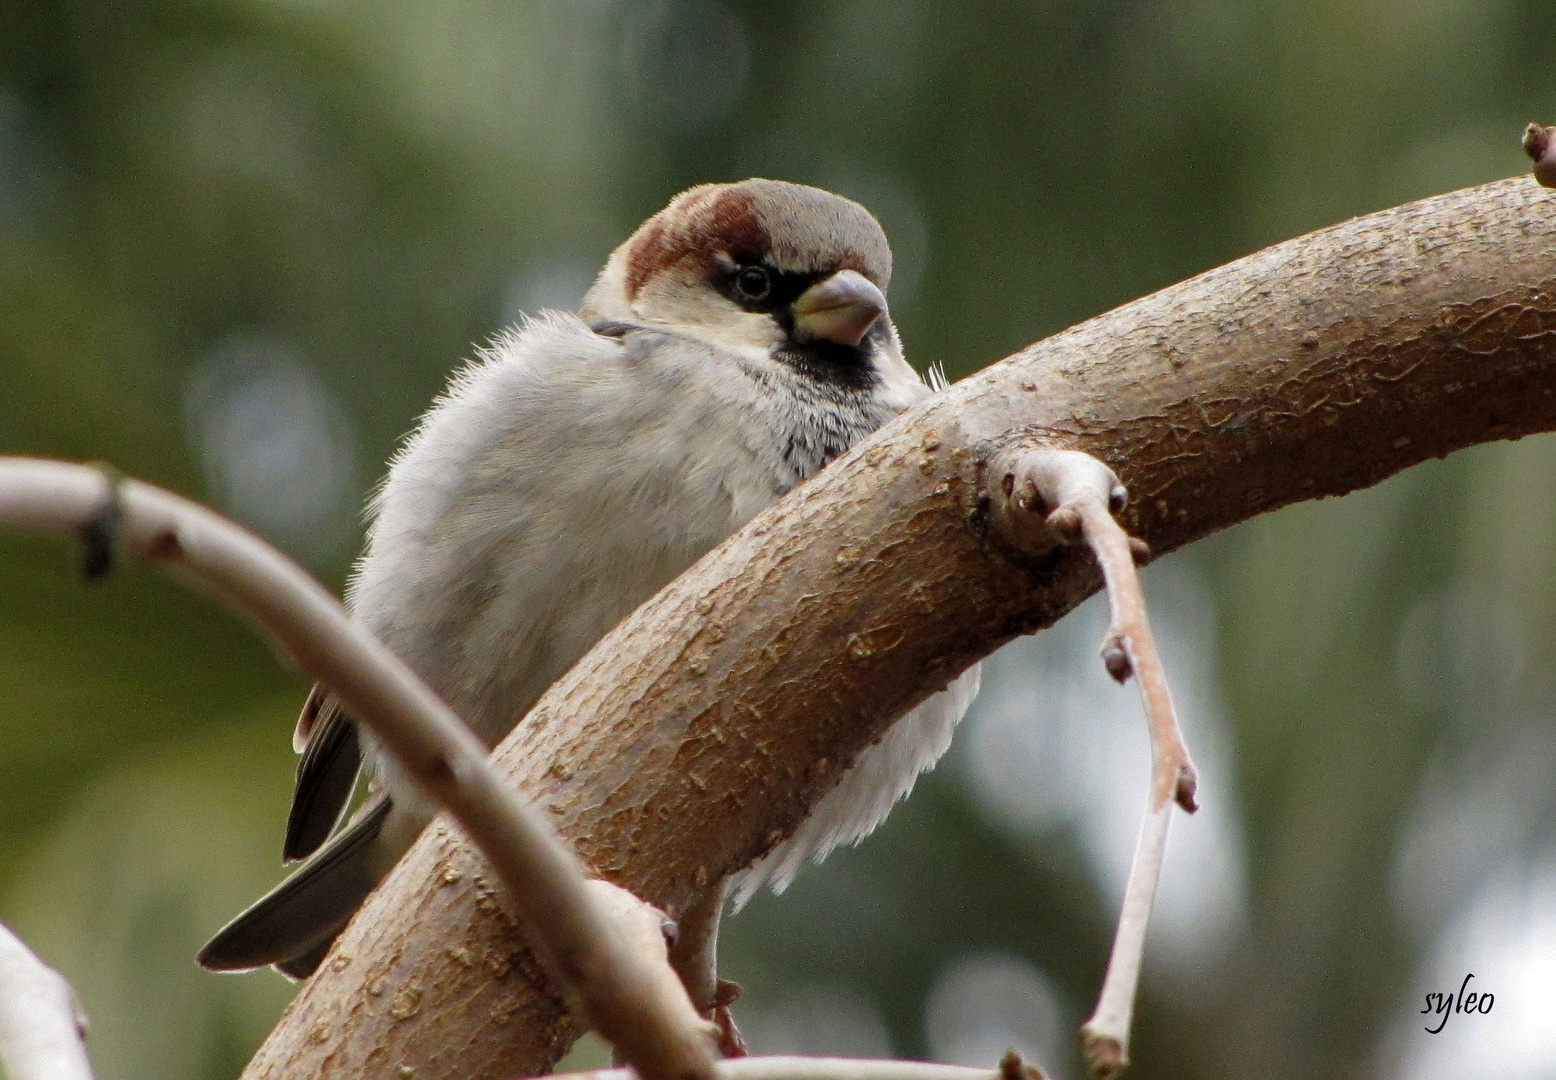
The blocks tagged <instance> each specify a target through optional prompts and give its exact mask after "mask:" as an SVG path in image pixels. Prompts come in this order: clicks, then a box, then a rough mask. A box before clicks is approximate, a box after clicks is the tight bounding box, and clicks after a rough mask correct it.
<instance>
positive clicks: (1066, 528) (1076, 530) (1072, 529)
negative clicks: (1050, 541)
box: [1048, 506, 1081, 544]
mask: <svg viewBox="0 0 1556 1080" xmlns="http://www.w3.org/2000/svg"><path fill="white" fill-rule="evenodd" d="M1048 527H1049V528H1050V529H1052V530H1053V531H1054V535H1056V536H1058V537H1059V539H1061V540H1063V541H1064V542H1065V543H1066V544H1074V543H1077V542H1078V541H1079V540H1080V538H1081V516H1080V515H1079V514H1077V513H1076V512H1075V511H1074V510H1071V509H1070V508H1069V507H1068V506H1061V507H1059V509H1057V510H1055V511H1054V512H1053V513H1051V514H1049V515H1048Z"/></svg>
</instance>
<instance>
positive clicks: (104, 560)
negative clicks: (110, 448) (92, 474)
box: [81, 464, 124, 582]
mask: <svg viewBox="0 0 1556 1080" xmlns="http://www.w3.org/2000/svg"><path fill="white" fill-rule="evenodd" d="M94 468H96V469H97V471H98V472H99V473H100V474H101V475H102V478H103V486H104V491H103V502H102V505H101V506H99V507H98V509H97V512H96V513H95V514H93V515H92V516H91V517H90V518H88V519H87V520H86V522H85V523H83V524H82V526H81V545H82V547H83V548H84V549H85V551H84V553H83V556H82V560H81V577H82V578H83V579H84V580H86V581H88V582H94V581H101V580H102V579H103V578H105V577H107V576H108V575H109V574H110V573H112V572H113V565H114V561H115V555H116V553H117V552H118V548H119V534H120V531H121V528H120V527H121V526H122V525H123V523H124V500H123V497H122V495H121V492H120V486H121V485H122V483H123V481H124V477H123V475H122V474H121V473H120V472H119V470H118V469H115V468H114V467H113V466H112V465H106V464H99V465H96V466H94Z"/></svg>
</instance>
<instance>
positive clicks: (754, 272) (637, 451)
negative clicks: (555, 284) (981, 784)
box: [199, 179, 978, 979]
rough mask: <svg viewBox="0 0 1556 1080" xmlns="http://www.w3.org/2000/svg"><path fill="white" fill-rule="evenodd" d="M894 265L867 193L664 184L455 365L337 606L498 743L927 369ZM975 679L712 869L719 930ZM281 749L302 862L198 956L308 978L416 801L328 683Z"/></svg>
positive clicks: (862, 817) (921, 393)
mask: <svg viewBox="0 0 1556 1080" xmlns="http://www.w3.org/2000/svg"><path fill="white" fill-rule="evenodd" d="M891 267H892V256H891V248H890V246H889V244H888V242H887V239H886V235H885V233H884V231H883V230H882V228H881V226H880V224H879V223H878V222H877V221H876V219H875V218H874V217H873V216H872V215H871V214H870V212H869V211H868V210H866V209H865V208H864V207H862V206H860V205H859V204H858V203H856V202H853V201H851V200H849V199H846V198H843V197H841V196H839V195H835V194H832V193H830V192H827V191H823V190H821V189H819V188H814V187H808V186H804V185H800V184H793V183H788V182H784V181H778V180H766V179H749V180H744V181H740V182H738V183H728V184H704V185H700V186H698V187H693V188H691V189H689V190H687V191H684V192H682V193H681V194H679V195H677V196H676V197H675V198H674V199H673V200H671V202H670V203H669V205H667V206H666V207H665V208H664V209H662V210H660V211H659V212H658V213H656V214H654V215H653V216H652V217H650V218H649V219H648V220H647V221H645V222H644V223H643V224H642V225H641V226H640V227H639V228H638V229H637V230H636V231H635V232H634V233H633V234H632V235H631V236H630V237H629V238H628V239H627V240H626V241H625V242H624V243H623V244H621V246H620V247H618V248H617V249H616V250H615V251H614V252H613V253H612V254H611V255H610V257H609V259H608V260H607V262H606V264H605V267H604V269H603V270H602V271H601V272H600V274H599V276H598V278H597V279H596V280H595V282H594V284H593V285H592V287H591V288H590V289H589V291H588V292H587V293H586V294H585V296H584V299H583V302H582V303H581V305H580V307H579V309H578V311H577V312H576V313H574V312H560V311H543V312H541V313H540V314H539V315H538V316H537V317H535V318H532V319H526V320H525V321H524V322H523V323H522V324H521V325H519V326H516V327H512V328H510V329H508V330H506V331H504V332H503V333H501V334H500V335H498V336H497V338H496V339H495V340H494V341H493V342H492V343H491V344H490V345H489V346H487V347H486V348H484V349H481V350H479V351H478V352H477V355H476V356H475V358H474V359H473V360H472V361H471V362H470V363H468V364H467V365H466V366H464V367H463V368H461V369H460V370H458V371H457V372H456V373H455V374H454V375H453V376H452V378H451V380H450V382H449V385H448V387H447V388H446V390H445V391H444V392H443V393H442V395H441V396H439V397H438V398H437V399H436V400H435V401H434V402H433V404H432V406H431V407H430V408H429V410H428V411H427V413H426V414H425V415H424V416H423V417H422V418H421V420H420V422H419V423H418V424H417V426H416V427H415V428H414V430H413V431H412V433H411V435H410V436H409V437H408V438H407V439H406V441H405V443H404V445H403V446H402V447H401V448H400V450H399V451H398V452H397V453H396V454H395V456H394V457H393V458H392V459H391V461H390V463H389V467H388V474H387V476H386V478H385V479H384V481H383V482H382V484H381V485H380V487H379V489H378V490H377V492H376V494H375V495H374V497H373V498H372V500H371V502H370V504H369V520H370V522H371V524H370V525H369V529H368V538H367V543H366V547H365V551H364V554H363V555H362V557H361V559H360V560H359V561H358V563H357V565H356V568H355V570H354V572H353V575H352V577H351V579H350V582H349V584H348V587H347V602H348V606H349V607H350V609H351V612H352V617H353V619H354V620H356V621H357V622H358V623H359V624H360V625H362V626H364V627H365V628H366V629H368V630H369V631H371V632H372V633H373V634H375V635H377V636H378V637H379V638H380V639H381V640H382V641H384V642H385V643H386V644H387V645H388V646H389V647H390V648H391V649H393V650H394V651H395V652H396V653H397V654H399V656H400V657H401V658H403V659H404V660H405V661H406V662H407V663H408V664H409V665H410V667H411V668H412V669H414V670H415V671H416V673H417V674H418V675H419V676H420V677H421V678H422V679H423V680H424V681H425V682H426V683H427V684H428V685H429V686H430V687H431V688H432V689H433V690H434V691H435V692H436V693H438V694H439V695H440V696H441V697H442V698H443V699H444V700H445V701H446V702H447V703H448V704H449V705H450V706H451V707H452V708H453V709H454V710H455V712H456V713H458V714H459V715H460V716H461V717H462V718H463V719H464V720H465V722H466V723H467V724H468V725H469V726H470V727H471V729H472V730H473V731H474V732H475V733H476V734H477V735H478V736H479V737H480V739H481V740H482V741H483V742H484V743H485V744H486V745H488V746H493V745H495V744H496V743H497V742H498V741H499V740H501V739H502V738H503V736H505V735H506V734H507V733H508V732H509V731H510V730H511V729H512V728H513V726H514V725H515V723H516V722H517V721H518V720H519V719H521V718H522V717H523V716H524V715H525V713H527V712H528V711H529V709H530V707H531V706H532V705H533V704H534V703H535V702H536V700H537V699H538V698H539V697H540V696H541V694H542V693H544V692H545V690H546V689H547V687H549V686H550V685H551V683H552V682H554V681H555V680H556V679H557V678H559V677H560V676H561V675H562V674H563V673H565V672H566V671H567V670H568V669H569V668H570V667H572V665H573V664H574V663H575V662H576V661H577V660H579V659H580V658H581V657H582V656H583V655H584V654H585V653H586V652H588V650H589V648H590V647H591V646H592V645H593V644H594V643H595V642H597V641H598V640H599V639H600V638H601V637H603V636H604V635H605V634H606V633H607V632H608V631H609V630H610V629H611V628H612V627H614V626H615V625H616V624H617V623H618V622H619V621H620V620H621V619H623V618H624V617H625V616H626V615H628V614H630V613H631V612H632V611H633V610H634V609H635V608H637V607H638V606H639V605H641V604H642V603H643V602H644V601H646V600H647V599H648V598H649V597H651V596H652V595H653V594H654V593H655V592H657V591H658V590H659V589H660V588H661V587H663V586H664V585H666V584H667V583H668V582H670V581H671V580H672V579H673V578H674V577H676V576H677V575H678V574H679V573H680V572H681V571H683V570H685V569H686V568H688V567H689V566H691V565H692V563H694V562H695V561H696V560H697V559H698V558H700V557H701V556H702V555H703V554H705V553H706V552H708V551H709V550H711V549H712V548H713V547H714V546H715V545H717V544H718V543H719V542H720V541H722V540H723V539H724V538H725V537H727V536H729V535H730V534H731V533H732V532H734V531H735V530H736V529H738V528H740V527H741V526H742V525H743V524H745V523H746V522H747V521H749V520H751V519H752V518H753V517H754V516H755V515H756V514H757V513H758V512H760V511H761V510H763V509H764V508H765V507H767V506H768V505H770V504H771V503H773V502H774V501H775V500H777V499H779V498H780V497H782V496H783V495H784V494H785V493H786V492H788V491H790V490H792V489H793V488H794V487H795V486H796V485H798V484H801V483H803V482H804V481H806V480H807V479H808V478H810V477H811V476H814V475H815V474H816V473H817V472H818V471H819V470H820V469H822V468H823V467H824V466H825V465H826V464H827V463H828V462H829V461H831V460H833V459H834V458H836V457H837V456H838V455H839V454H841V453H843V451H845V450H846V449H848V448H849V446H851V445H852V444H853V443H855V442H856V441H858V440H859V439H861V438H863V437H864V436H866V435H868V434H870V433H871V432H873V431H874V430H876V429H877V428H879V427H880V426H881V425H882V424H884V423H886V422H887V421H888V420H890V419H892V418H893V417H895V416H896V415H898V414H899V413H901V412H902V411H903V410H905V409H907V408H909V407H911V406H912V405H914V404H916V403H917V402H919V401H922V400H923V399H925V398H926V397H928V396H929V395H930V394H931V393H932V392H933V391H934V389H935V388H936V387H932V386H931V385H930V383H929V382H926V381H925V379H923V378H921V377H920V376H919V375H918V374H917V373H916V372H915V371H914V369H913V368H912V367H910V366H909V364H908V363H907V361H906V360H904V358H903V354H902V344H901V340H900V338H899V336H898V333H897V330H896V327H895V326H894V325H893V323H892V321H891V317H890V313H889V311H888V307H887V301H886V291H887V289H888V286H889V282H890V278H891ZM936 381H937V383H938V385H943V384H944V376H943V375H939V376H938V377H937V380H936ZM977 684H978V670H977V668H972V669H970V670H969V671H967V672H965V673H963V674H962V675H961V676H960V677H958V678H957V679H956V680H954V681H953V682H952V683H950V684H949V685H948V686H947V687H946V688H944V689H943V690H941V691H939V692H938V693H936V694H934V695H932V696H931V697H930V698H928V699H927V700H926V701H925V702H923V703H922V704H921V705H919V706H918V707H917V708H915V709H913V710H912V711H910V712H909V713H907V714H906V715H905V716H903V717H901V718H900V719H898V720H897V721H895V722H894V723H893V724H892V726H891V727H890V728H889V729H888V730H887V732H886V734H885V735H884V736H883V737H882V738H881V739H880V740H879V741H878V742H877V743H875V744H873V745H871V746H869V747H866V748H865V749H864V750H863V751H861V752H860V754H859V755H858V756H857V758H856V760H855V761H854V763H853V765H852V767H851V768H850V769H848V770H847V771H846V772H845V773H844V774H843V776H842V778H841V780H840V781H839V782H838V783H837V785H836V786H835V787H834V788H832V789H831V790H830V791H829V792H827V793H826V794H825V795H823V796H822V798H821V799H820V800H818V802H817V804H816V805H815V806H814V807H813V809H812V811H811V813H810V815H809V816H808V817H807V818H806V819H805V820H804V821H802V822H801V823H800V825H799V826H798V828H797V830H796V831H795V832H794V834H793V835H792V836H790V837H789V838H788V839H787V840H785V841H783V842H782V843H780V844H779V845H778V846H777V847H775V848H774V849H772V850H771V851H769V852H767V853H766V854H765V855H763V856H762V857H760V858H759V859H758V860H756V861H755V862H754V863H753V864H752V865H750V866H748V867H746V868H744V869H742V870H740V871H738V872H737V873H736V874H735V875H733V876H732V877H731V878H729V879H728V880H727V881H725V882H718V883H715V884H714V885H713V886H711V888H712V889H713V890H716V891H714V892H711V893H710V898H709V899H710V902H711V907H712V913H713V922H712V926H713V931H714V932H715V933H716V929H717V919H718V915H719V912H720V911H721V910H722V907H723V903H724V898H725V896H726V895H728V896H729V897H730V898H731V899H732V900H733V904H734V907H735V908H736V909H738V908H739V907H740V906H741V905H743V904H744V903H745V902H746V901H747V900H749V899H750V898H751V896H752V895H754V894H755V893H756V892H757V891H759V890H760V889H761V888H762V886H764V885H770V886H772V887H773V888H774V889H775V890H776V891H782V889H783V888H784V887H786V886H787V885H788V884H789V882H790V881H791V880H792V879H793V878H794V875H795V874H796V873H797V872H798V870H799V869H800V868H801V866H802V865H803V864H804V863H805V862H806V861H807V860H811V859H814V860H815V861H818V862H819V861H820V859H821V858H822V857H823V856H825V855H826V854H827V853H828V852H829V851H831V850H832V849H833V848H835V847H837V846H838V845H840V844H846V843H852V842H857V841H858V840H860V839H862V838H863V837H864V836H866V835H868V834H869V833H870V832H871V830H873V829H874V828H875V826H876V825H877V824H879V823H880V821H881V820H882V819H883V818H884V817H885V816H886V813H887V811H889V810H890V809H891V807H892V805H893V804H894V803H895V802H896V801H897V800H898V799H900V798H902V797H903V796H905V795H906V794H907V793H908V791H909V790H910V789H911V788H912V786H913V783H914V780H915V778H916V777H917V776H918V775H919V774H920V773H921V772H922V771H923V770H924V769H926V768H928V767H929V766H931V765H933V764H934V762H935V760H936V759H937V758H939V757H940V756H941V754H943V753H944V751H945V750H946V748H947V746H948V745H949V743H950V740H951V735H952V731H953V729H954V727H955V726H956V723H957V721H958V720H959V719H960V718H961V716H962V714H963V713H964V712H965V711H966V709H967V708H968V706H969V704H970V703H971V700H972V698H973V696H974V695H975V694H976V693H977ZM293 746H294V748H295V749H296V750H297V751H298V752H299V753H300V754H301V758H300V760H299V763H298V767H297V780H296V790H295V794H294V797H293V803H292V808H291V814H290V817H289V819H288V822H287V828H286V837H285V842H284V844H283V857H284V859H285V860H286V861H288V862H297V861H299V860H301V865H300V866H299V867H298V868H297V869H296V870H295V871H294V872H293V873H292V874H291V875H290V876H289V877H287V878H286V879H284V880H283V881H282V882H281V883H280V884H279V885H277V886H276V887H275V888H274V889H273V890H271V892H269V893H268V894H267V895H265V896H264V897H262V898H261V899H259V900H258V901H256V902H255V903H254V904H253V905H252V906H250V907H249V908H248V909H247V910H246V911H244V912H242V913H241V914H240V915H238V916H237V917H236V918H235V919H233V920H232V921H231V922H230V923H229V924H228V925H227V926H226V927H224V928H223V929H222V930H221V931H219V932H218V933H217V934H216V936H215V937H214V938H212V939H211V941H210V942H209V943H208V944H207V945H206V946H205V948H204V949H203V950H202V951H201V952H200V955H199V963H200V964H201V965H202V966H203V967H205V968H208V969H211V970H216V971H234V970H246V969H251V968H258V967H263V966H265V965H272V966H274V967H276V968H277V969H278V970H280V971H281V972H283V973H284V974H286V975H288V976H290V977H292V978H294V979H302V978H306V977H307V976H308V975H310V974H311V973H312V972H313V971H314V970H315V969H316V968H317V967H318V965H319V964H320V963H321V962H322V961H323V959H324V957H325V956H326V955H327V953H328V950H329V948H330V945H331V943H332V942H333V941H334V939H335V938H336V936H337V935H338V934H339V933H340V931H341V930H342V929H343V928H344V926H345V924H346V923H347V922H348V921H349V919H350V917H351V916H352V914H353V913H354V912H355V911H356V909H357V908H358V907H359V906H360V905H361V903H362V901H363V900H364V899H365V898H366V896H367V894H368V893H369V892H371V891H372V889H373V888H374V887H375V886H376V885H377V883H378V882H379V881H380V880H381V879H382V878H383V877H384V876H385V875H386V874H387V873H388V872H389V870H390V869H391V868H392V867H393V865H394V864H395V862H397V861H398V860H399V858H400V856H401V855H402V854H404V853H405V851H406V850H408V849H409V847H410V845H411V844H412V842H413V841H414V840H415V838H416V836H417V835H418V834H419V833H420V832H421V830H422V828H423V827H424V826H425V825H426V824H427V823H428V821H430V820H431V818H432V816H433V814H434V812H435V811H436V809H437V808H436V806H434V805H433V804H432V803H431V802H430V801H429V800H428V799H427V797H426V796H425V795H424V794H423V793H422V792H421V791H420V790H419V789H418V788H417V787H416V785H415V784H414V783H412V782H411V780H410V779H409V778H408V777H407V776H406V775H405V774H404V773H403V771H402V770H401V768H400V767H399V765H398V764H397V763H396V762H395V760H394V759H393V758H392V757H391V756H389V755H388V754H387V752H385V751H384V750H383V749H382V748H381V747H380V746H379V745H378V743H377V742H376V740H375V739H374V738H373V737H372V734H371V733H370V732H369V731H367V730H366V729H365V728H363V727H360V726H359V725H358V724H357V723H356V722H355V721H354V720H353V719H352V718H351V717H350V716H349V715H348V714H347V713H346V712H345V711H344V710H343V709H342V707H341V705H340V703H339V702H338V701H337V700H336V699H335V698H334V696H333V695H332V694H331V693H330V692H329V691H328V690H327V689H325V688H324V687H322V686H315V687H314V688H313V690H312V691H311V693H310V694H309V696H308V698H307V701H306V702H305V704H304V706H303V709H302V713H301V715H300V717H299V719H298V722H297V728H296V732H295V735H294V737H293ZM359 773H365V774H367V775H368V776H369V778H370V779H369V781H368V788H367V791H368V794H367V796H366V797H365V798H364V799H363V800H362V801H361V806H360V807H359V809H358V810H357V811H356V813H355V814H354V815H353V816H350V818H349V820H348V815H347V810H348V807H349V806H350V804H351V802H352V800H353V793H354V791H355V790H356V786H357V784H358V782H359Z"/></svg>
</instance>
